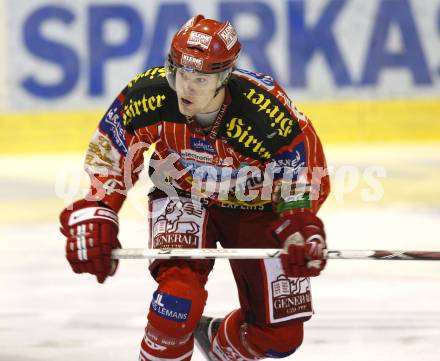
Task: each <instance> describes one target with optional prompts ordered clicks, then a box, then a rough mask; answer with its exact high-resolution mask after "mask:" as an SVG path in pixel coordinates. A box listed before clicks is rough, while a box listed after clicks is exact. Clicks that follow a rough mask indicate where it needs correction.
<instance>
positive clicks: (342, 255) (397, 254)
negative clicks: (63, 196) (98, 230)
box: [112, 248, 440, 261]
mask: <svg viewBox="0 0 440 361" xmlns="http://www.w3.org/2000/svg"><path fill="white" fill-rule="evenodd" d="M282 251H283V250H282V249H278V248H223V249H217V248H164V249H147V248H145V249H143V248H128V249H127V248H126V249H122V248H121V249H115V250H113V252H112V258H113V259H152V258H155V259H172V258H197V259H201V258H205V259H206V258H227V259H264V258H277V257H279V256H280V254H281V253H282ZM326 258H327V259H377V260H406V261H440V251H384V250H327V252H326Z"/></svg>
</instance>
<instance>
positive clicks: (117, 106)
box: [99, 99, 128, 155]
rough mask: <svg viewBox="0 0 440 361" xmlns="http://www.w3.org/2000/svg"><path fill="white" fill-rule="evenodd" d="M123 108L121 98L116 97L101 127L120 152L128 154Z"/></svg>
mask: <svg viewBox="0 0 440 361" xmlns="http://www.w3.org/2000/svg"><path fill="white" fill-rule="evenodd" d="M121 109H122V104H121V102H120V101H119V99H116V100H115V101H114V102H113V104H112V105H111V106H110V108H109V110H108V111H107V113H106V114H105V115H104V118H103V119H102V121H101V123H100V124H99V128H100V130H101V131H102V132H103V133H104V134H107V135H108V137H109V139H110V141H111V142H112V144H113V145H114V146H115V147H116V149H117V150H118V152H119V154H121V155H126V154H127V151H128V150H127V144H126V142H125V129H124V127H123V126H122V124H123V120H122V116H121Z"/></svg>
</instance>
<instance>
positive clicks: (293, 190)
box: [60, 15, 330, 361]
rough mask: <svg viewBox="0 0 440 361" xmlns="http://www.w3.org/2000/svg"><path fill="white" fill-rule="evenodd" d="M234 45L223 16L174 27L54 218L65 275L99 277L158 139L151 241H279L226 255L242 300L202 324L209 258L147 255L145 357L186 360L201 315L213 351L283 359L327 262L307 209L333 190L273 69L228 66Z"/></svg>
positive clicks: (313, 141)
mask: <svg viewBox="0 0 440 361" xmlns="http://www.w3.org/2000/svg"><path fill="white" fill-rule="evenodd" d="M240 48H241V45H240V42H239V41H238V39H237V34H236V31H235V29H234V27H233V26H232V25H231V23H229V22H219V21H216V20H212V19H206V18H204V17H203V16H202V15H197V16H195V17H193V18H191V19H190V20H189V21H188V22H187V23H186V24H185V25H183V27H182V28H181V29H180V30H179V31H178V32H177V33H176V34H175V36H174V38H173V39H172V43H171V47H170V51H169V54H168V58H167V61H166V64H165V66H164V67H157V68H152V69H148V70H147V71H145V72H144V73H142V74H140V75H138V76H136V77H135V78H133V79H132V80H131V81H130V82H129V83H128V85H127V86H126V87H125V88H124V90H123V91H122V92H121V93H120V94H119V95H118V96H117V97H116V99H115V100H114V101H113V103H112V104H111V106H110V108H109V109H108V111H107V112H106V114H105V115H104V117H103V119H102V120H101V122H100V123H99V126H98V128H97V130H96V131H95V133H94V135H93V137H92V140H91V142H90V145H89V148H88V151H87V154H86V159H85V169H86V171H87V172H88V173H89V175H90V177H91V190H90V193H89V194H88V195H87V197H86V198H85V199H82V200H78V201H76V202H75V203H73V204H72V205H71V206H69V207H67V208H66V209H64V210H63V211H62V213H61V216H60V220H61V230H62V233H63V234H64V235H65V236H66V238H67V243H66V257H67V260H68V261H69V263H70V265H71V267H72V269H73V271H74V272H76V273H91V274H93V275H95V276H96V278H97V281H98V282H99V283H103V282H104V281H105V279H106V278H107V276H112V275H113V274H114V273H115V271H116V268H117V262H116V261H115V260H112V259H111V252H112V250H113V249H115V248H119V247H121V244H120V243H119V241H118V237H117V235H118V215H117V214H118V211H119V210H120V208H121V206H122V204H123V202H124V199H125V198H126V195H127V191H128V190H129V189H130V188H131V187H132V186H133V184H134V183H135V182H136V180H137V179H138V178H139V174H140V172H141V170H142V164H143V153H144V152H145V151H146V150H147V149H149V148H150V147H152V146H153V145H154V155H153V157H152V159H151V161H150V168H149V169H150V176H151V179H152V181H153V183H154V184H155V188H154V189H153V190H152V191H151V192H150V194H149V201H148V202H149V204H148V206H149V226H150V241H149V243H150V244H149V246H150V247H154V248H173V247H179V248H181V247H186V248H215V247H216V245H217V243H219V244H220V245H221V246H222V247H224V248H284V249H285V252H284V254H283V255H282V257H281V258H280V259H269V260H231V261H230V266H231V269H232V272H233V276H234V279H235V283H236V286H237V292H238V295H239V302H240V308H238V309H235V310H230V312H229V313H228V314H227V315H225V316H224V318H223V319H221V320H216V321H215V322H210V319H208V318H206V317H203V319H202V321H201V322H200V324H199V321H200V320H201V317H202V313H203V310H204V307H205V303H206V301H207V296H208V295H207V292H206V290H205V284H206V282H207V279H208V275H209V273H210V271H211V270H212V267H213V264H214V261H213V260H212V259H201V260H194V259H187V260H185V259H182V260H180V259H179V260H175V259H170V260H155V261H154V262H152V263H151V265H150V268H149V270H150V272H151V275H152V277H153V278H154V280H155V281H156V282H157V285H158V286H157V290H156V291H155V292H154V294H153V295H152V300H151V304H150V308H149V312H148V323H147V325H146V328H145V335H144V337H143V339H142V342H141V350H140V356H139V360H141V361H144V360H154V361H157V360H165V361H166V360H169V361H171V360H176V361H177V360H190V359H191V356H192V353H193V348H194V333H195V330H196V329H197V326H198V324H199V327H198V329H197V335H198V339H199V341H200V343H201V344H202V346H203V347H204V352H205V353H206V354H207V357H209V358H210V359H212V360H260V359H265V358H283V357H288V356H289V355H291V354H292V353H294V352H295V350H296V349H297V348H298V347H299V346H300V344H301V342H302V340H303V323H304V322H305V321H307V320H308V319H310V317H311V316H312V313H313V309H312V301H311V290H310V280H309V277H313V276H318V275H319V274H320V272H321V271H322V269H323V268H324V267H325V263H326V262H325V259H324V256H323V251H324V250H325V248H326V243H325V233H324V226H323V223H322V221H321V220H320V219H319V218H318V217H317V216H316V213H317V211H318V209H319V208H320V206H321V205H322V203H323V202H324V200H325V199H326V197H327V195H328V193H329V189H330V188H329V177H328V175H327V174H326V163H325V158H324V154H323V150H322V146H321V143H320V141H319V138H318V137H317V135H316V133H315V130H314V128H313V126H312V124H311V123H310V121H309V120H308V118H307V117H306V116H304V115H303V114H302V113H300V112H299V111H298V109H297V108H296V107H295V105H294V104H292V102H291V100H290V99H289V97H288V96H287V95H286V93H285V92H284V90H283V89H282V88H281V87H280V85H278V83H277V82H276V81H275V80H274V79H273V78H272V77H270V76H268V75H264V74H261V73H255V72H251V71H247V70H240V69H236V68H235V63H236V60H237V57H238V55H239V52H240ZM208 324H209V325H211V326H210V327H208ZM208 334H209V337H208Z"/></svg>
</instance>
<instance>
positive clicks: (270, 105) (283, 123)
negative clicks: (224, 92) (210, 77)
mask: <svg viewBox="0 0 440 361" xmlns="http://www.w3.org/2000/svg"><path fill="white" fill-rule="evenodd" d="M230 84H231V86H230V88H229V89H230V91H231V95H232V99H233V104H234V108H235V109H236V111H237V112H238V113H239V112H241V116H242V117H243V118H244V119H245V121H246V123H251V124H250V125H251V126H252V127H253V128H255V129H258V130H259V132H261V133H263V134H262V135H265V133H267V134H272V136H271V138H270V139H273V141H274V143H283V144H284V143H286V142H290V141H291V140H292V139H293V138H295V137H296V136H297V135H298V134H299V133H300V132H301V126H300V124H299V120H300V118H301V114H300V113H299V112H298V113H297V112H296V108H295V107H294V106H293V104H292V102H291V100H290V99H289V97H288V96H287V94H286V93H285V92H284V90H283V89H282V88H281V86H279V84H278V83H277V82H276V81H275V80H274V79H273V78H272V77H270V76H268V75H265V74H262V73H254V72H249V71H246V70H242V69H239V70H236V71H234V73H233V76H232V77H231V81H230Z"/></svg>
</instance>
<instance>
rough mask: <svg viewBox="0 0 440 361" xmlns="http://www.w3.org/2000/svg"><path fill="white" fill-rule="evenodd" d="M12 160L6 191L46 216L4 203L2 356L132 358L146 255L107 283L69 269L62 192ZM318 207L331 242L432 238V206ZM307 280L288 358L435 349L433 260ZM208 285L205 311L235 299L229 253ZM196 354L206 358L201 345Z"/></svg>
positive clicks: (129, 226) (397, 244)
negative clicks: (54, 198) (299, 337)
mask: <svg viewBox="0 0 440 361" xmlns="http://www.w3.org/2000/svg"><path fill="white" fill-rule="evenodd" d="M51 162H52V161H47V163H45V164H46V166H48V167H50V165H51V164H52V163H51ZM75 162H78V163H79V164H80V159H79V158H78V159H77V158H74V161H73V163H72V164H74V165H75V166H76V163H75ZM10 164H11V160H5V159H3V160H2V161H1V165H2V168H1V169H2V172H3V174H2V181H5V180H11V179H15V180H16V182H14V183H11V182H9V183H8V187H9V188H8V187H6V188H5V187H3V188H2V191H3V193H2V199H9V202H11V200H12V201H13V200H14V199H17V201H16V202H19V199H21V198H23V197H24V196H23V192H25V193H24V194H25V195H26V196H25V197H27V201H26V202H24V203H23V205H24V206H23V209H22V212H23V213H22V216H23V217H24V218H29V217H28V216H29V214H36V215H38V214H44V216H41V218H42V219H43V220H41V219H40V218H38V217H36V219H37V221H32V220H30V219H28V220H27V221H26V222H23V223H20V222H16V221H14V220H16V219H17V218H18V219H19V218H20V214H19V213H18V214H16V215H15V216H14V217H12V216H11V214H8V213H7V212H5V210H4V209H5V208H4V207H3V208H1V209H2V212H3V213H2V214H1V217H2V219H8V222H3V221H2V222H1V224H0V236H1V237H0V247H1V248H0V249H1V254H0V360H1V361H33V360H44V361H55V360H57V361H58V360H63V361H78V360H84V361H86V360H87V361H108V360H120V361H125V360H127V361H129V360H137V355H138V351H139V344H140V341H141V338H142V336H143V328H144V326H145V318H146V313H147V311H148V306H149V302H150V297H151V294H152V292H153V290H154V289H155V284H154V282H153V281H152V280H151V278H150V277H149V275H148V273H147V264H146V262H144V261H131V260H126V261H122V262H121V264H120V268H119V270H118V272H117V274H116V276H115V277H113V278H111V279H109V280H108V281H106V282H105V284H104V285H99V284H97V283H96V282H95V280H94V279H93V278H92V277H89V276H86V275H76V274H74V273H72V272H71V271H70V268H69V266H68V264H67V262H66V261H65V259H64V249H63V247H64V243H63V241H62V238H61V236H60V235H59V233H58V225H57V220H56V214H57V213H58V211H59V209H60V206H61V204H62V203H61V202H55V203H53V204H52V203H50V202H49V203H48V205H46V206H42V205H41V204H42V203H41V202H39V201H38V199H39V197H40V198H41V197H42V198H45V199H46V198H48V197H49V196H48V195H47V194H46V193H50V192H49V191H48V190H47V189H46V188H45V187H46V186H47V187H49V189H52V190H53V184H51V183H50V182H52V180H47V179H43V178H44V177H43V176H42V175H40V176H39V175H38V174H35V173H34V175H33V177H32V179H33V183H32V182H30V183H32V184H33V186H32V185H29V184H30V183H29V182H28V183H29V184H28V183H26V184H28V185H27V187H28V188H27V190H23V189H22V188H21V187H20V184H21V183H20V182H24V180H26V179H27V178H26V176H24V175H22V174H19V173H20V172H19V171H18V168H17V170H16V171H13V169H12V168H7V170H6V168H5V166H9V165H10ZM14 164H16V160H14ZM48 169H49V168H48ZM50 169H51V168H50ZM46 173H47V172H46ZM14 177H15V178H14ZM28 181H29V179H28ZM52 183H53V182H52ZM39 186H41V187H40V188H39ZM29 187H30V188H31V190H29ZM32 187H34V188H32ZM32 189H33V191H32ZM14 192H15V193H14ZM26 192H28V193H26ZM20 197H21V198H20ZM33 197H34V198H35V199H37V201H33V200H32V199H33ZM49 198H50V197H49ZM8 204H11V205H12V203H8ZM29 204H30V205H31V206H29ZM48 208H49V211H48ZM52 208H53V209H52ZM14 212H16V213H17V212H19V211H17V209H15V210H14ZM47 212H48V214H49V215H50V217H49V216H46V215H45V213H47ZM11 217H12V218H11ZM322 217H323V218H324V219H325V221H326V226H327V232H328V238H329V243H330V246H331V248H347V249H349V248H350V249H353V248H354V249H367V248H384V249H385V248H386V249H405V248H409V249H422V250H425V249H426V250H435V249H436V250H440V244H439V242H440V236H439V228H440V227H439V226H440V222H439V221H440V211H439V210H438V209H436V208H432V207H430V208H426V209H425V208H417V209H411V208H408V207H406V208H398V207H373V208H372V207H367V208H366V209H364V208H363V207H359V208H357V209H354V208H350V209H345V208H344V207H343V206H341V207H333V208H331V209H323V212H322ZM122 218H124V219H123V220H122V224H121V239H122V240H123V241H124V245H125V246H127V247H143V246H144V242H145V241H144V239H145V237H146V234H147V230H146V223H144V221H143V217H141V216H140V215H136V216H131V215H127V217H122ZM44 219H45V220H44ZM312 286H313V288H312V289H313V297H314V306H315V311H316V314H315V316H314V317H313V318H312V320H311V321H309V322H307V323H306V331H305V339H304V343H303V345H302V347H301V348H300V349H299V350H298V351H297V353H295V354H294V355H293V356H291V357H289V358H287V359H288V360H306V361H315V360H316V361H318V360H319V361H348V360H350V361H352V360H357V361H372V360H374V361H414V360H417V361H438V360H440V351H439V350H440V262H417V261H414V262H411V261H371V260H368V261H346V260H345V261H344V260H335V261H331V262H329V264H328V267H327V269H326V271H325V273H324V274H323V275H322V276H321V277H319V278H317V279H315V280H313V283H312ZM208 292H209V299H208V304H207V306H206V309H205V311H206V312H205V313H207V314H211V315H216V316H222V315H224V314H225V313H227V312H229V311H231V310H232V309H234V308H236V307H237V306H238V301H237V294H236V291H235V285H234V282H233V279H232V276H231V272H230V270H229V267H228V264H227V262H225V261H217V263H216V266H215V268H214V271H213V273H212V275H211V277H210V280H209V283H208ZM193 360H195V361H199V360H202V359H201V356H200V354H199V353H198V351H197V350H196V351H195V353H194V356H193Z"/></svg>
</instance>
